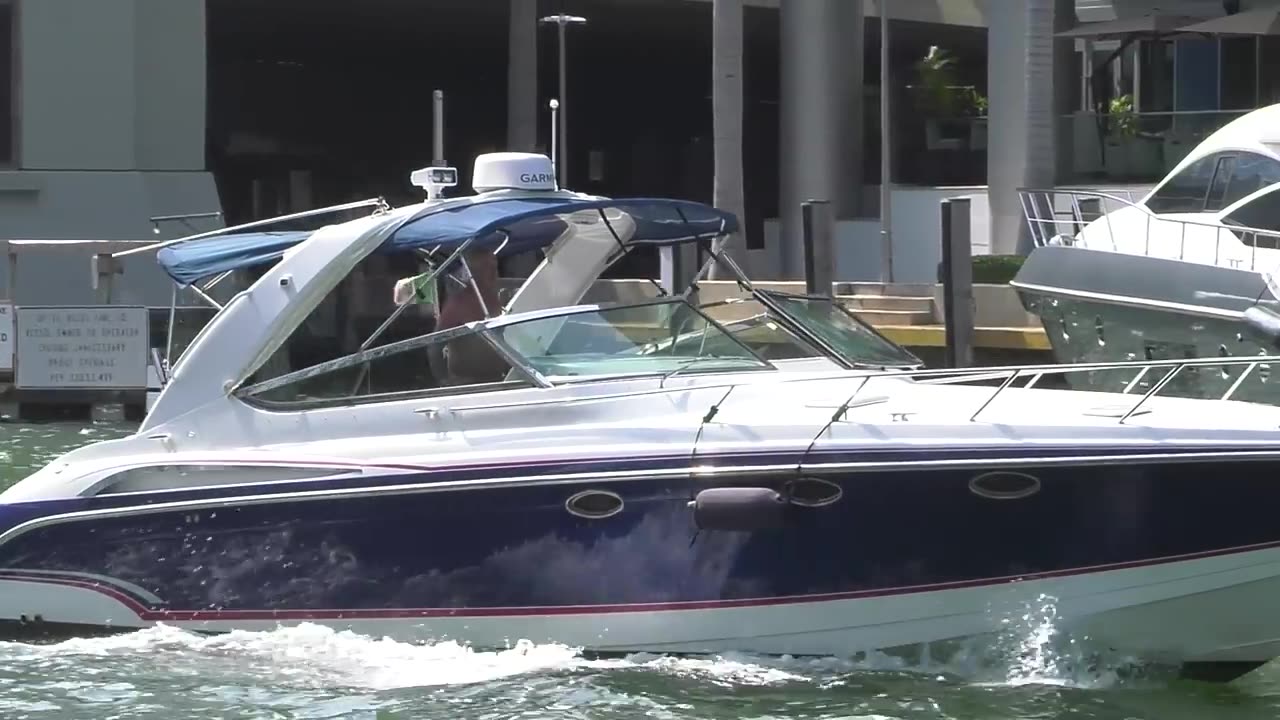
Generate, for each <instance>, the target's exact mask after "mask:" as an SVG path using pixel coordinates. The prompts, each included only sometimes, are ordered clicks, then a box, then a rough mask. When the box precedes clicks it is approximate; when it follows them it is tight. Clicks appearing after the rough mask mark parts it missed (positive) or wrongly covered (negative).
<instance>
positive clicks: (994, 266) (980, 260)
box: [973, 255, 1026, 285]
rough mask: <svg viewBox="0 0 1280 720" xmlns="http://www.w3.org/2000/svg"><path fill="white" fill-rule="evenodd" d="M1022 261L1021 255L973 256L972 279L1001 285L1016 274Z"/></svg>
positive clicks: (1023, 258)
mask: <svg viewBox="0 0 1280 720" xmlns="http://www.w3.org/2000/svg"><path fill="white" fill-rule="evenodd" d="M1024 261H1026V258H1025V257H1024V256H1022V255H978V256H976V257H974V258H973V281H974V282H976V283H987V284H993V285H1003V284H1005V283H1007V282H1009V281H1010V280H1012V279H1013V276H1015V275H1017V274H1018V270H1020V269H1021V268H1022V263H1023V262H1024Z"/></svg>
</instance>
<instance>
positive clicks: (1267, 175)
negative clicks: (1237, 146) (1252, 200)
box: [1222, 152, 1280, 207]
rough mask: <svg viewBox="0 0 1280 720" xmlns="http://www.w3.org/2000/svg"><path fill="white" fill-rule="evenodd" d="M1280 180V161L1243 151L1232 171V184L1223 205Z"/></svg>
mask: <svg viewBox="0 0 1280 720" xmlns="http://www.w3.org/2000/svg"><path fill="white" fill-rule="evenodd" d="M1278 182H1280V161H1277V160H1276V159H1275V158H1270V157H1267V156H1266V155H1259V154H1257V153H1251V152H1242V153H1240V154H1239V158H1238V160H1237V161H1236V163H1235V167H1234V168H1233V169H1232V171H1231V184H1230V186H1229V187H1228V188H1227V194H1226V197H1225V198H1223V202H1222V207H1229V206H1230V205H1232V204H1233V203H1235V202H1237V201H1239V200H1241V199H1243V198H1246V197H1248V196H1250V195H1252V194H1254V193H1255V192H1257V191H1259V190H1261V189H1262V188H1264V187H1266V186H1268V185H1274V184H1276V183H1278Z"/></svg>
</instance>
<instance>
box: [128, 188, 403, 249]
mask: <svg viewBox="0 0 1280 720" xmlns="http://www.w3.org/2000/svg"><path fill="white" fill-rule="evenodd" d="M375 205H376V206H379V207H383V208H386V207H389V206H388V205H387V201H386V200H384V199H383V198H380V197H378V198H369V199H368V200H357V201H356V202H349V203H344V204H342V205H334V206H332V207H326V208H317V209H315V210H306V211H303V212H299V213H294V214H292V215H281V216H279V217H273V218H267V219H266V220H254V221H253V222H248V223H244V224H242V225H232V226H231V227H228V228H222V229H221V230H210V231H209V232H203V233H197V234H195V235H187V236H185V237H180V238H175V239H173V240H165V241H164V242H159V243H154V244H151V245H144V246H142V247H136V248H129V249H128V250H121V251H120V252H118V253H114V254H112V256H111V257H124V256H126V255H136V254H138V253H141V252H147V251H150V250H161V249H163V248H167V247H169V246H170V245H177V244H178V243H184V242H189V241H191V240H200V239H203V238H208V237H217V236H219V235H227V234H230V233H233V232H236V231H237V230H249V229H251V228H257V227H264V226H266V225H274V224H275V223H278V222H285V221H287V220H299V219H302V218H308V217H314V216H316V215H327V214H329V213H333V212H342V211H343V210H357V209H359V208H362V207H373V206H375Z"/></svg>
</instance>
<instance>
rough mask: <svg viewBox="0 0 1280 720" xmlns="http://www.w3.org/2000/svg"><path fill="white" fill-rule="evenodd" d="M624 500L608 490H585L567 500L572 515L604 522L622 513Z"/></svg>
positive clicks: (566, 507)
mask: <svg viewBox="0 0 1280 720" xmlns="http://www.w3.org/2000/svg"><path fill="white" fill-rule="evenodd" d="M622 505H623V503H622V498H621V497H619V496H618V495H617V494H615V493H611V492H608V491H606V490H584V491H582V492H580V493H577V494H575V495H573V496H571V497H570V498H569V499H568V500H565V502H564V507H565V509H566V510H568V511H569V513H570V514H571V515H577V516H578V517H581V518H587V519H588V520H603V519H604V518H607V517H613V516H614V515H617V514H618V513H620V512H622Z"/></svg>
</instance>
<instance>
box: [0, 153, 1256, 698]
mask: <svg viewBox="0 0 1280 720" xmlns="http://www.w3.org/2000/svg"><path fill="white" fill-rule="evenodd" d="M542 161H545V158H542V159H541V160H538V159H537V158H530V157H527V156H524V157H510V156H501V157H496V158H495V157H489V158H486V159H485V162H487V163H489V165H490V166H489V167H488V168H487V169H485V170H484V172H481V168H477V172H476V176H477V178H478V180H477V185H481V183H480V182H479V178H497V179H494V180H491V181H489V182H486V183H485V184H483V185H482V186H481V187H480V188H478V189H479V190H481V192H478V193H477V194H476V195H473V196H468V197H459V198H447V199H446V198H435V199H430V200H428V201H427V202H424V203H422V204H418V205H413V206H409V207H403V208H397V209H383V210H379V211H378V212H376V213H374V214H372V215H370V216H368V217H363V218H358V219H354V220H350V221H347V222H342V223H338V224H333V225H329V226H326V227H323V228H321V229H319V230H316V231H314V232H308V233H305V238H303V239H300V240H295V241H292V242H291V243H287V247H286V246H283V245H282V246H281V247H275V248H268V247H264V246H263V245H261V244H259V243H258V242H249V241H248V239H247V238H244V237H240V238H237V237H236V235H235V233H231V234H229V235H223V236H217V237H212V238H205V239H200V240H193V241H190V242H188V243H177V244H174V245H171V246H169V247H167V248H165V251H164V252H162V253H161V258H160V260H161V262H162V264H163V265H164V266H165V267H166V269H167V270H168V271H169V272H170V273H171V274H172V275H173V276H174V277H175V279H178V280H180V281H181V282H184V283H190V282H194V281H195V280H196V279H198V278H206V277H211V276H216V275H218V274H220V273H224V272H226V271H228V270H233V269H236V268H242V267H246V266H248V265H251V264H253V263H262V262H271V263H274V264H271V265H270V266H269V267H268V268H267V269H266V270H265V272H263V274H262V276H261V277H260V278H259V279H258V280H257V281H256V282H254V283H253V284H252V286H250V287H249V288H248V289H247V290H244V291H242V292H239V293H238V294H236V295H235V296H234V297H233V298H232V299H230V300H229V301H228V302H226V303H225V305H224V306H223V307H222V308H221V310H220V312H219V313H218V314H217V315H216V316H215V317H214V319H213V320H212V321H211V322H210V323H209V324H208V325H207V326H206V327H205V328H204V329H203V331H202V332H201V333H200V335H199V336H198V337H197V338H196V339H195V340H194V342H193V343H192V344H191V345H190V346H189V347H188V348H187V350H186V351H185V352H184V353H183V354H182V356H181V358H180V359H178V360H177V362H176V363H174V364H173V367H172V369H171V376H170V377H169V378H168V382H167V384H166V386H165V387H164V389H163V391H162V393H161V395H160V397H159V399H158V400H157V402H156V403H155V405H154V407H153V408H152V410H151V412H150V414H149V415H148V417H147V418H146V421H145V422H144V423H143V424H142V426H141V427H140V428H139V430H138V431H137V433H136V434H134V435H132V436H130V437H126V438H123V439H118V440H112V441H108V442H101V443H97V444H94V445H90V446H87V447H84V448H81V449H78V450H75V451H73V452H70V453H67V454H66V455H64V456H62V457H60V458H58V459H57V460H55V461H53V462H52V463H50V464H49V465H48V466H47V467H45V468H44V469H42V470H40V471H39V472H37V473H35V474H33V475H32V476H30V477H28V478H26V479H25V480H23V481H21V482H19V483H18V484H17V485H15V486H13V487H12V488H10V489H9V490H7V491H5V492H4V493H3V494H0V621H3V622H4V623H5V624H6V625H7V626H8V627H9V628H10V629H14V630H17V631H28V630H32V629H42V628H44V629H51V630H52V629H57V630H62V631H70V632H84V631H88V630H91V629H100V628H108V629H112V630H127V629H131V628H140V627H146V626H150V625H153V624H156V623H165V624H169V625H174V626H178V627H182V628H187V629H190V630H193V631H200V632H222V631H230V630H235V629H269V628H274V627H277V626H279V625H281V624H292V623H300V622H310V623H319V624H324V625H328V626H332V627H338V628H350V629H354V630H356V631H359V632H363V633H368V634H372V635H380V636H388V637H392V638H396V639H399V640H410V641H426V640H442V639H451V640H457V641H461V642H465V643H469V644H471V645H473V646H476V647H500V646H506V645H508V644H510V643H514V642H516V641H518V640H521V639H527V640H531V641H534V642H559V643H564V644H567V645H570V646H577V647H581V648H583V649H585V650H589V651H595V652H633V651H651V652H673V653H682V652H690V653H708V652H723V651H744V652H756V653H789V654H796V655H847V654H851V653H854V652H858V651H863V650H870V649H893V648H901V647H909V646H913V645H917V644H920V643H930V642H938V641H945V640H951V639H960V638H968V637H974V636H983V635H987V634H991V633H996V632H999V631H1001V629H1002V628H1005V627H1007V621H1008V620H1009V619H1010V618H1013V617H1021V616H1022V615H1024V614H1026V612H1027V608H1028V606H1029V605H1036V604H1043V603H1045V602H1048V603H1051V604H1052V605H1053V607H1054V612H1055V615H1056V617H1057V618H1058V621H1059V622H1060V623H1061V628H1062V629H1063V630H1064V631H1069V632H1071V633H1073V637H1079V638H1080V639H1081V641H1082V642H1084V641H1087V642H1088V643H1090V644H1091V646H1096V647H1098V648H1100V649H1110V650H1117V651H1121V652H1126V653H1133V654H1137V655H1140V656H1142V657H1144V658H1149V659H1151V660H1154V661H1161V662H1170V663H1175V664H1179V665H1183V666H1184V667H1186V668H1187V669H1188V670H1189V671H1193V672H1195V673H1196V674H1198V675H1200V676H1210V675H1212V676H1216V677H1220V678H1227V677H1233V676H1235V675H1238V674H1241V673H1243V672H1246V671H1248V670H1250V669H1252V668H1254V667H1256V666H1257V665H1259V664H1261V663H1263V662H1266V661H1268V660H1270V659H1271V658H1273V657H1275V656H1276V655H1277V654H1280V614H1278V613H1276V612H1275V609H1274V598H1275V597H1277V595H1278V594H1280V526H1277V524H1276V522H1275V519H1274V517H1273V513H1272V510H1271V508H1272V507H1273V506H1274V505H1275V504H1276V501H1277V500H1278V499H1280V489H1277V487H1276V484H1275V482H1274V477H1275V474H1276V472H1277V470H1280V450H1277V448H1276V437H1277V428H1278V427H1280V408H1275V407H1271V406H1265V405H1255V404H1250V403H1244V402H1235V401H1222V400H1197V399H1186V398H1173V397H1163V396H1160V394H1159V392H1158V390H1159V388H1154V389H1153V390H1152V391H1151V392H1148V393H1146V394H1144V395H1142V396H1135V395H1122V394H1113V393H1099V392H1080V391H1073V390H1065V389H1050V388H1047V387H1043V386H1042V381H1041V378H1043V377H1046V376H1048V375H1052V374H1061V373H1064V372H1075V371H1083V370H1088V369H1090V368H1094V367H1096V366H1040V367H1022V368H1004V369H999V368H997V369H991V368H985V369H978V370H972V371H954V370H952V371H937V370H935V371H926V370H920V369H918V368H915V367H913V364H914V363H913V361H912V358H911V357H910V355H909V354H907V353H905V351H903V352H895V348H896V346H893V345H892V343H888V341H887V340H884V339H883V338H879V337H878V336H874V335H870V336H868V337H875V338H877V340H876V342H874V343H873V342H871V341H868V342H867V343H866V344H865V347H866V348H871V349H869V350H867V349H859V346H857V345H856V344H855V343H848V344H844V345H841V347H839V348H835V347H833V346H834V345H835V344H838V342H839V341H840V338H845V339H846V340H847V339H848V337H850V336H849V335H848V333H849V328H848V327H844V328H841V327H840V325H847V323H846V321H845V320H843V319H841V318H843V316H836V315H832V314H831V303H830V301H829V300H823V299H821V298H804V297H800V296H770V295H768V294H763V295H761V297H763V298H764V300H763V302H764V303H765V304H766V305H767V306H768V307H769V310H770V317H771V318H774V319H776V320H777V321H778V322H779V323H783V324H785V327H782V330H784V331H785V334H786V336H787V337H790V338H792V339H794V340H796V342H797V347H802V348H804V350H803V351H797V352H796V353H795V354H794V355H793V356H791V357H788V358H786V359H779V360H770V359H767V358H765V357H763V356H762V355H761V353H760V352H758V351H757V350H756V349H753V346H752V345H751V344H750V343H749V342H747V341H745V340H743V339H740V337H739V335H736V334H735V333H734V332H732V331H731V330H729V329H726V327H725V326H724V325H723V324H721V323H719V322H717V321H716V320H715V319H714V318H713V317H712V316H710V315H708V313H707V312H705V311H703V310H702V309H700V308H699V307H697V306H696V305H695V304H693V303H691V302H690V297H689V296H688V295H685V294H668V295H660V296H657V297H653V298H647V299H643V300H641V301H639V302H635V303H617V304H601V303H587V304H583V302H582V295H583V293H584V292H586V289H587V286H588V285H589V284H590V282H592V281H593V280H594V277H595V274H593V272H594V270H593V269H598V268H599V267H600V266H601V265H602V264H607V260H609V259H612V258H615V257H616V256H617V255H619V254H621V253H624V252H627V251H628V250H630V249H633V248H636V247H639V246H642V245H646V244H648V245H658V246H663V247H666V246H672V245H677V244H681V243H698V244H703V245H705V246H707V248H708V249H709V251H710V252H711V253H712V256H713V258H721V257H722V254H721V253H719V252H718V251H716V246H715V245H714V244H712V243H711V241H713V240H714V239H716V238H718V237H720V236H722V235H724V234H725V233H730V232H733V231H734V230H735V228H736V219H735V218H734V217H733V216H732V215H731V214H728V213H725V212H722V211H719V210H717V209H715V208H712V207H708V206H705V205H701V204H698V203H691V202H687V201H679V200H666V199H642V200H610V199H605V198H595V197H587V196H582V195H577V194H574V193H569V192H566V191H562V190H558V189H555V187H554V184H552V185H549V186H548V185H545V184H539V182H537V181H534V182H530V181H526V180H522V179H521V175H522V173H521V172H520V168H521V167H525V168H526V169H527V165H528V164H529V163H535V164H536V163H537V162H542ZM535 174H536V173H535ZM535 180H536V179H535ZM499 248H502V249H503V250H502V252H514V251H518V250H522V249H531V248H542V249H545V250H546V254H545V257H544V258H543V260H542V261H541V264H540V265H539V267H538V268H537V270H536V271H534V273H533V274H532V275H531V276H530V278H529V280H528V281H527V282H526V283H525V284H524V286H523V287H522V288H521V289H520V291H519V292H517V293H516V294H515V296H513V297H512V298H511V299H510V300H509V302H508V303H507V304H506V307H505V310H506V312H503V313H501V314H499V313H498V312H496V310H497V308H491V310H494V311H495V312H489V311H488V310H490V308H486V313H485V314H486V315H488V317H484V318H481V319H478V320H472V321H469V322H466V323H463V324H460V325H456V326H454V327H449V328H446V329H442V330H434V331H431V332H428V333H426V334H423V335H419V336H415V337H410V338H404V339H398V340H394V341H390V342H384V343H381V344H379V343H378V341H377V340H376V339H372V338H371V340H370V341H369V342H366V343H362V345H364V347H361V348H358V349H356V350H355V351H354V352H351V353H349V354H347V355H345V356H343V357H339V358H336V359H332V360H326V361H324V362H320V363H317V364H314V365H311V366H309V367H299V368H293V367H282V368H280V367H277V366H274V365H272V363H271V362H270V360H271V358H272V357H273V356H274V355H276V354H277V353H278V352H279V351H280V349H281V348H282V347H283V346H284V345H285V344H286V343H287V340H288V338H290V337H291V335H293V334H294V333H296V332H298V330H299V328H300V327H302V326H304V324H305V322H306V320H307V319H308V317H309V316H310V315H311V313H312V312H313V310H314V309H315V308H316V307H318V306H319V305H320V303H321V302H322V301H323V299H324V298H325V297H326V296H327V295H329V294H330V293H332V292H333V291H334V290H335V288H338V287H339V285H340V283H341V282H342V280H343V279H344V278H345V277H346V276H347V275H348V274H349V273H350V272H351V271H352V270H353V268H355V267H356V266H357V265H358V264H359V263H360V262H362V261H363V260H365V259H366V258H369V257H372V256H374V255H376V254H378V253H385V252H388V251H402V250H403V251H411V252H416V251H419V250H422V251H432V252H434V253H436V254H437V255H439V254H443V255H444V256H446V262H444V263H441V264H439V265H437V266H436V268H435V269H434V270H432V271H431V272H432V273H435V274H438V273H440V272H441V271H444V270H446V269H447V268H448V267H450V266H451V265H454V264H458V263H461V261H462V259H464V258H469V257H470V258H474V257H476V256H475V255H472V254H471V253H476V252H480V253H484V252H488V253H492V252H495V251H497V250H498V249H499ZM471 270H472V272H469V273H468V274H467V275H466V276H464V277H463V278H462V280H463V282H472V289H478V287H476V285H475V283H474V282H473V281H474V279H475V278H476V277H477V274H478V273H477V272H476V270H477V268H475V267H474V266H472V268H471ZM588 271H591V272H588ZM584 278H585V279H584ZM463 291H464V292H465V288H464V290H463ZM755 292H756V293H757V294H758V293H759V291H755ZM482 294H483V293H478V294H477V297H479V296H480V295H482ZM482 304H484V303H482ZM400 312H404V313H408V312H411V310H403V311H397V314H400ZM833 318H835V320H833ZM837 323H839V325H838V324H837ZM853 327H854V328H855V330H854V336H857V337H861V335H858V334H857V332H858V331H857V326H853ZM842 333H844V334H842ZM463 358H469V359H468V360H467V361H465V362H463V361H462V359H463ZM1200 362H1204V361H1197V360H1188V361H1180V360H1173V361H1165V363H1166V365H1165V366H1166V367H1173V366H1177V367H1182V366H1194V365H1195V364H1196V363H1200ZM1147 364H1149V365H1158V363H1147ZM993 380H994V384H992V383H993Z"/></svg>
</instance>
